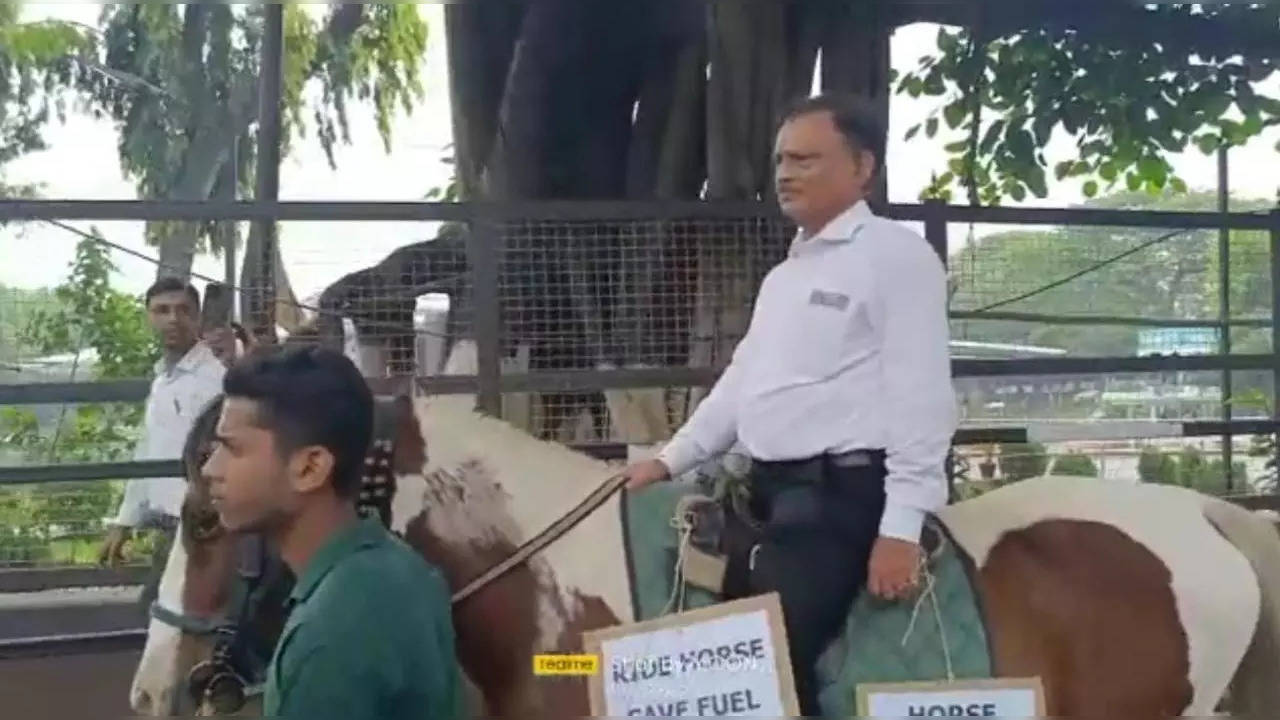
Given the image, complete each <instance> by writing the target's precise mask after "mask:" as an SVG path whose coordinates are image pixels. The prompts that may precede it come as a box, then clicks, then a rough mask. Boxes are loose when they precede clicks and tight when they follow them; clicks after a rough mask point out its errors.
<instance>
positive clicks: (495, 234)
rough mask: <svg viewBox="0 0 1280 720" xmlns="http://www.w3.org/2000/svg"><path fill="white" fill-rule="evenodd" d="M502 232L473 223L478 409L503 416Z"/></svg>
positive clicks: (490, 223)
mask: <svg viewBox="0 0 1280 720" xmlns="http://www.w3.org/2000/svg"><path fill="white" fill-rule="evenodd" d="M498 240H499V230H498V227H497V226H496V225H495V224H494V223H493V221H491V220H476V221H474V222H472V223H471V237H470V238H468V239H467V255H468V259H469V261H470V264H471V292H472V312H473V313H475V316H474V317H473V318H472V323H471V326H472V329H473V331H474V332H475V336H476V375H477V380H478V381H479V387H478V388H477V389H476V409H477V410H479V411H480V412H482V413H486V414H489V415H492V416H494V417H499V416H501V415H502V362H501V359H502V304H501V299H500V298H499V297H498V268H499V265H498V252H499V248H500V244H499V242H498Z"/></svg>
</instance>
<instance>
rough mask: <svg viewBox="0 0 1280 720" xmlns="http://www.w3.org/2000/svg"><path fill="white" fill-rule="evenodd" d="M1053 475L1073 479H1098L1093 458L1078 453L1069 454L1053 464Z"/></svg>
mask: <svg viewBox="0 0 1280 720" xmlns="http://www.w3.org/2000/svg"><path fill="white" fill-rule="evenodd" d="M1053 473H1054V474H1055V475H1071V476H1074V477H1092V478H1096V477H1098V466H1097V465H1095V464H1094V462H1093V458H1091V457H1089V456H1088V455H1085V454H1084V453H1080V452H1069V453H1067V454H1066V455H1062V456H1060V457H1059V458H1058V459H1057V461H1056V462H1054V464H1053Z"/></svg>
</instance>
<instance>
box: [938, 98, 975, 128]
mask: <svg viewBox="0 0 1280 720" xmlns="http://www.w3.org/2000/svg"><path fill="white" fill-rule="evenodd" d="M968 112H969V109H968V108H967V107H965V98H963V97H961V98H960V99H958V100H956V101H954V102H952V103H951V104H949V105H947V106H946V107H945V108H944V109H943V110H942V115H943V117H944V118H946V121H947V127H949V128H952V129H955V128H957V127H960V123H961V122H963V121H964V117H965V115H967V114H968Z"/></svg>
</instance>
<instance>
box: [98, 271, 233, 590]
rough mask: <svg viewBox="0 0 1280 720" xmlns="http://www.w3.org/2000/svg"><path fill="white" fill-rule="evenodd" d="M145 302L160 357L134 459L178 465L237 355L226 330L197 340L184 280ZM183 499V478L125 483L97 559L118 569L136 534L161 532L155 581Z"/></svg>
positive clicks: (193, 297)
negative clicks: (193, 428) (198, 420)
mask: <svg viewBox="0 0 1280 720" xmlns="http://www.w3.org/2000/svg"><path fill="white" fill-rule="evenodd" d="M144 302H145V304H146V310H147V319H148V321H149V322H150V324H151V328H152V330H154V331H155V333H156V335H157V337H158V338H159V340H160V345H161V348H162V351H163V354H162V355H161V357H160V360H158V361H157V362H156V366H155V379H154V380H152V382H151V391H150V393H149V394H148V395H147V405H146V412H145V418H144V421H143V432H142V437H141V438H140V439H139V441H138V445H137V447H136V448H135V449H134V459H135V460H176V459H178V458H180V457H181V456H182V445H183V443H184V441H185V440H186V437H187V432H188V431H189V430H190V428H191V424H192V423H193V422H194V421H195V418H196V417H198V416H199V415H200V411H201V410H203V409H204V408H205V406H206V405H208V404H209V402H210V401H211V400H213V398H215V397H216V396H218V395H219V394H220V393H221V392H222V376H223V374H224V373H225V372H226V368H227V364H228V363H229V362H230V358H231V357H232V356H233V354H234V352H235V349H234V342H235V341H234V336H233V335H232V333H231V331H230V329H225V330H224V329H218V330H215V331H214V332H212V333H210V335H209V337H207V338H204V339H203V340H202V339H201V337H200V294H199V293H198V292H197V291H196V289H195V288H194V287H192V286H191V285H190V284H188V283H186V282H185V281H183V280H180V279H177V278H172V277H165V278H161V279H159V280H157V281H156V282H155V284H153V285H152V286H151V287H150V288H148V289H147V293H146V296H145V301H144ZM185 494H186V483H185V481H184V480H183V479H182V478H180V477H164V478H140V479H136V480H130V481H129V483H128V485H127V486H126V487H125V492H124V500H123V501H122V502H121V504H120V509H119V511H118V512H117V513H116V517H115V521H114V523H113V524H111V525H110V527H109V528H108V530H107V537H106V539H105V540H104V541H103V544H102V548H101V550H100V552H99V556H98V559H99V562H100V563H107V564H111V565H116V564H118V563H119V562H120V561H121V559H122V557H123V553H124V546H125V543H126V542H128V540H129V538H130V536H131V535H132V532H133V531H134V530H137V529H143V528H159V529H161V530H162V531H163V535H164V538H163V542H160V543H157V548H156V553H155V556H154V558H153V562H154V564H155V565H154V566H153V568H152V574H153V575H154V576H155V577H153V578H152V579H153V580H156V579H158V576H159V573H161V572H163V570H164V564H165V561H166V559H167V557H168V550H169V543H171V542H172V539H173V537H172V536H173V532H174V530H175V528H176V527H177V522H178V515H179V513H180V512H181V510H182V499H183V496H184V495H185ZM155 584H156V583H155V582H151V583H148V585H147V586H146V588H145V589H144V591H143V598H142V603H143V606H144V607H145V606H147V605H149V604H150V600H151V598H149V597H148V593H152V594H153V593H154V591H155Z"/></svg>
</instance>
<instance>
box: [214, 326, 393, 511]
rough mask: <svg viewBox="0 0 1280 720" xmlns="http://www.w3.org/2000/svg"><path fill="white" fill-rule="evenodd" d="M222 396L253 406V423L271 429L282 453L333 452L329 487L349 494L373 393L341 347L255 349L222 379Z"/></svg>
mask: <svg viewBox="0 0 1280 720" xmlns="http://www.w3.org/2000/svg"><path fill="white" fill-rule="evenodd" d="M222 387H223V391H224V392H225V394H226V396H227V397H228V398H245V399H248V400H252V401H254V403H255V405H256V406H257V408H256V409H257V423H256V424H257V425H258V426H259V427H262V428H264V429H266V430H269V431H271V433H272V435H273V436H274V437H275V442H276V449H277V450H278V451H279V452H280V453H281V454H282V455H288V454H289V453H292V452H293V451H294V450H297V449H298V448H301V447H306V446H309V445H319V446H321V447H324V448H325V449H327V450H328V451H329V452H330V453H331V454H332V455H333V461H334V468H333V479H332V481H333V487H334V491H335V492H336V493H337V494H338V496H339V497H342V498H344V499H346V498H352V499H354V498H355V497H356V495H357V494H358V492H359V490H360V479H361V473H362V470H363V463H364V458H365V455H366V453H367V452H368V448H369V442H370V439H371V437H372V433H373V394H372V393H371V392H370V390H369V386H368V384H367V383H365V380H364V378H363V377H362V376H361V375H360V371H359V370H358V369H357V368H356V366H355V364H354V363H352V362H351V360H350V359H348V358H347V356H345V355H343V354H342V353H341V352H338V351H336V350H332V349H329V348H324V347H314V346H313V347H302V348H292V349H283V350H279V351H275V352H271V351H267V352H260V353H255V354H253V355H251V356H249V357H248V358H246V359H244V360H242V361H241V362H239V363H238V364H236V365H234V366H232V368H231V369H230V370H228V371H227V375H226V378H225V379H224V380H223V385H222Z"/></svg>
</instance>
